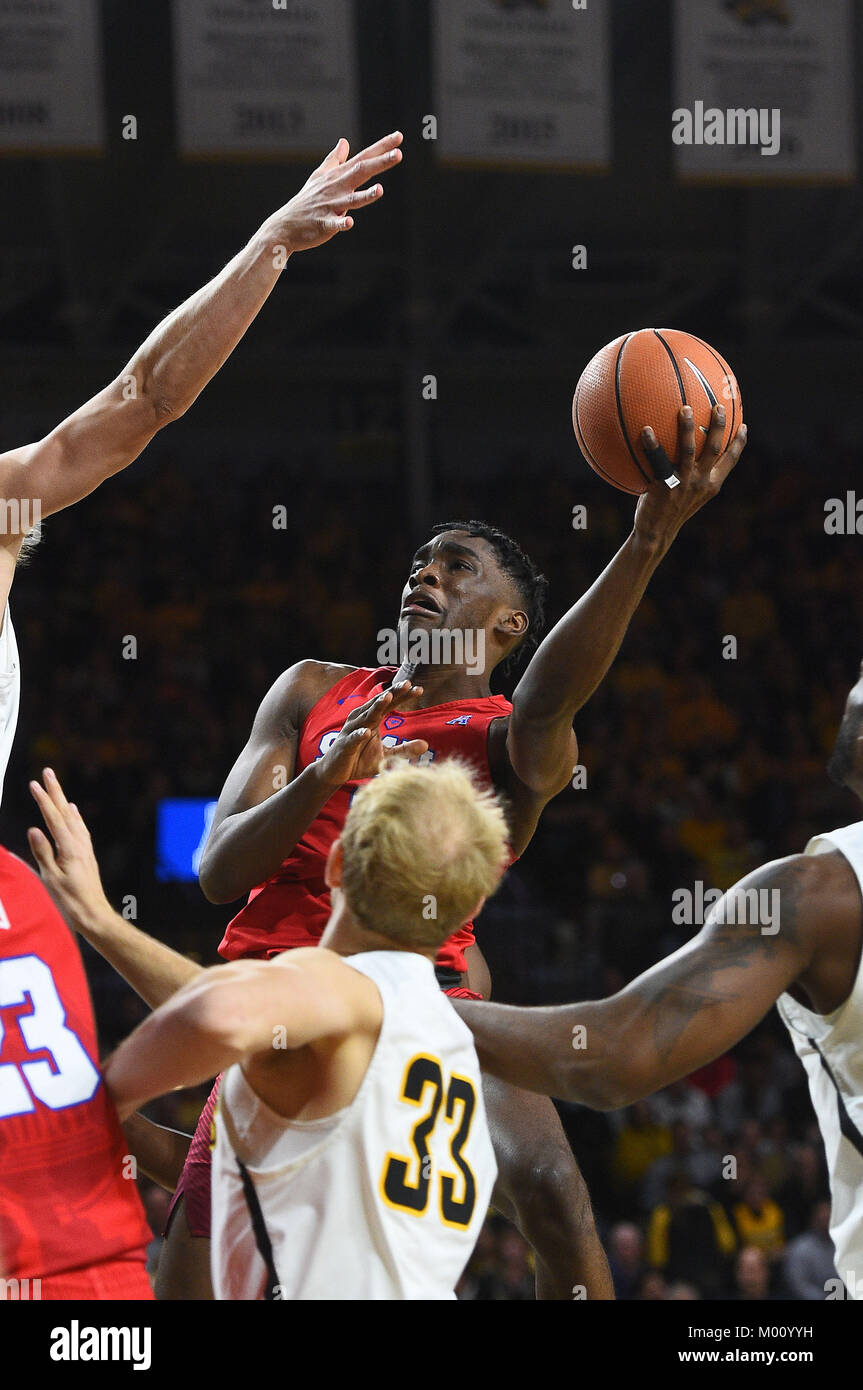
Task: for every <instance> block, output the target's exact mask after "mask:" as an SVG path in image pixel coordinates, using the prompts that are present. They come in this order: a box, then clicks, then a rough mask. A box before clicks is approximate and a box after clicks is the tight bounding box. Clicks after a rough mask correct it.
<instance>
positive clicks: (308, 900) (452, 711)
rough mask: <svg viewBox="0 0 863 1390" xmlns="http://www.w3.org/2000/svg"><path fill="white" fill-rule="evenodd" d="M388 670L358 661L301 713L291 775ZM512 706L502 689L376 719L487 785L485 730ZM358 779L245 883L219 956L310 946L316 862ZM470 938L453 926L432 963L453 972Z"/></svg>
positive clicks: (320, 886) (318, 907) (325, 910)
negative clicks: (253, 884)
mask: <svg viewBox="0 0 863 1390" xmlns="http://www.w3.org/2000/svg"><path fill="white" fill-rule="evenodd" d="M394 675H395V669H394V668H393V667H391V666H380V667H377V668H376V669H375V670H369V669H367V668H363V667H361V668H360V669H358V670H356V671H351V672H349V673H348V675H346V676H343V677H342V679H341V680H340V681H337V682H336V684H335V685H334V686H333V687H332V689H331V690H328V691H327V693H326V695H324V696H322V698H321V699H320V700H318V702H317V704H316V705H314V706H313V708H312V709H311V710H310V711H309V714H308V717H307V718H306V720H305V722H304V723H303V727H302V730H301V733H300V739H299V744H298V747H297V766H296V771H297V773H298V774H299V773H300V772H302V771H303V770H304V769H305V768H307V767H308V766H309V764H310V763H313V762H314V761H315V760H316V759H317V758H322V757H323V755H324V754H325V753H326V752H327V750H328V749H329V748H330V746H331V745H332V743H333V741H334V739H335V738H336V737H337V735H338V733H339V731H340V730H341V728H342V725H343V724H344V722H345V720H346V719H347V718H348V717H349V716H350V714H351V713H352V711H353V710H355V709H356V708H357V706H358V705H361V704H363V703H364V702H365V701H366V700H370V699H371V698H372V696H373V695H378V694H379V693H380V691H382V690H384V689H385V688H386V687H387V686H388V685H389V683H390V681H391V680H392V678H393V676H394ZM511 710H512V705H511V704H510V702H509V700H505V699H504V698H503V696H502V695H487V696H482V697H481V698H479V699H477V700H450V701H449V702H448V703H446V704H443V705H430V706H429V708H428V709H418V710H404V711H401V712H396V713H394V714H391V715H389V716H388V718H386V719H385V720H384V721H383V725H382V740H381V741H382V742H383V743H384V745H385V746H388V747H394V746H395V745H396V744H399V743H404V742H406V741H407V740H409V739H414V738H421V739H424V740H425V741H426V743H427V744H428V752H427V753H424V754H423V759H424V760H425V761H427V762H432V761H433V760H434V759H436V758H451V757H454V756H456V755H458V756H459V757H461V758H464V760H465V761H466V762H469V763H470V764H471V765H472V766H473V767H474V768H475V769H476V770H477V772H478V773H479V774H480V776H481V777H482V778H483V780H484V781H485V782H486V783H487V784H488V785H491V773H490V771H489V765H488V749H487V744H488V729H489V725H490V724H491V723H492V721H493V720H495V719H504V718H506V716H507V715H508V714H509V713H510V711H511ZM363 780H367V779H362V780H360V781H354V782H346V783H345V785H344V786H343V787H340V788H339V789H338V791H336V792H334V793H333V795H332V796H331V797H330V799H329V801H328V802H327V803H326V805H325V806H324V807H323V809H322V810H321V811H320V812H319V813H318V815H317V816H316V817H315V819H314V820H313V821H312V824H311V825H310V826H309V828H308V830H307V831H306V832H305V834H304V835H303V836H302V838H301V839H300V840H299V841H298V843H297V845H296V846H295V848H294V849H293V850H292V851H291V853H290V854H289V855H288V857H287V859H286V860H285V861H284V863H283V864H282V867H281V868H280V869H279V871H278V873H275V874H273V876H272V878H268V879H267V881H266V883H262V884H261V885H260V886H259V887H257V888H253V889H252V891H251V893H250V894H249V900H248V902H247V903H246V906H245V907H243V908H241V909H240V911H239V912H238V913H237V915H236V917H234V918H233V920H232V921H230V922H229V923H228V926H227V929H226V931H225V935H224V938H223V940H222V944H221V945H220V947H219V954H220V955H222V956H224V957H225V958H226V959H227V960H237V959H239V958H241V957H246V956H256V957H259V958H264V959H269V957H271V956H276V955H278V954H279V953H280V952H281V951H287V950H290V949H291V948H292V947H294V946H315V945H316V944H317V943H318V941H319V940H320V938H321V936H322V934H323V930H324V927H325V926H326V924H327V921H328V919H329V915H330V892H329V889H328V888H327V885H326V883H325V882H324V867H325V865H326V862H327V856H328V855H329V852H330V847H331V845H332V844H333V841H334V840H336V839H337V838H338V836H339V835H340V834H341V832H342V828H343V826H344V823H345V817H346V816H347V813H348V807H349V806H350V804H351V798H352V796H353V794H354V792H355V791H356V789H357V787H360V786H362V785H363ZM473 940H474V932H473V923H472V922H468V923H466V925H465V926H463V927H460V928H459V930H458V931H457V932H455V933H454V934H453V935H452V936H451V937H450V938H449V940H448V941H445V942H444V944H443V946H442V947H441V949H440V951H439V952H438V957H437V961H438V965H442V966H445V967H447V969H450V970H456V971H458V972H459V973H461V972H462V971H463V970H465V969H466V964H465V958H464V952H465V947H467V946H470V945H471V944H472V943H473Z"/></svg>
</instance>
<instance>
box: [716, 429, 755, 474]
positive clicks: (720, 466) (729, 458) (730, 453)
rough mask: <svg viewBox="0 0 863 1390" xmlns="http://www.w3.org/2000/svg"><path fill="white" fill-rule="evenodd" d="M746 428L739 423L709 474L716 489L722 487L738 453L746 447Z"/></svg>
mask: <svg viewBox="0 0 863 1390" xmlns="http://www.w3.org/2000/svg"><path fill="white" fill-rule="evenodd" d="M746 435H747V430H746V426H745V425H741V426H740V429H739V430H738V431H737V433H736V434H735V436H734V438H733V439H732V441H731V443H730V444H729V446H728V448H727V449H726V450H725V453H724V454H723V455H722V457H721V458H720V459H719V461H718V462H717V463H716V465H715V466H714V468H713V470H712V471H711V474H710V481H711V482H712V483H715V484H716V487H717V489H718V488H721V487H722V484H723V483H724V482H725V479H726V478H727V477H728V474H729V473H730V472H731V470H732V468H733V467H734V465H735V464H736V462H737V460H738V459H739V458H740V455H741V454H742V453H743V450H744V449H745V447H746Z"/></svg>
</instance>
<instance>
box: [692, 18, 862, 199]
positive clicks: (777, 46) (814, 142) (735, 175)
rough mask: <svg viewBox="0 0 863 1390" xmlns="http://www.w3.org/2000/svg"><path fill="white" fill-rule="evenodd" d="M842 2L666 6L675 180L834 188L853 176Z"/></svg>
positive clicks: (848, 39) (848, 26) (850, 83)
mask: <svg viewBox="0 0 863 1390" xmlns="http://www.w3.org/2000/svg"><path fill="white" fill-rule="evenodd" d="M852 20H853V16H852V12H851V4H850V0H817V4H813V3H812V0H737V3H735V0H707V3H704V4H700V5H693V4H692V3H691V0H675V6H674V66H675V84H674V89H675V109H674V111H673V112H672V118H671V139H672V141H673V143H674V146H675V163H676V167H677V171H678V173H679V174H680V175H681V176H682V177H683V178H687V179H698V180H712V179H716V180H721V181H725V182H746V183H750V182H765V183H767V182H771V181H774V180H780V181H781V180H788V181H799V182H801V183H809V182H812V183H816V182H844V181H846V180H849V179H853V177H854V175H855V170H856V163H855V150H854V124H855V115H854V58H853V52H854V35H853V27H852Z"/></svg>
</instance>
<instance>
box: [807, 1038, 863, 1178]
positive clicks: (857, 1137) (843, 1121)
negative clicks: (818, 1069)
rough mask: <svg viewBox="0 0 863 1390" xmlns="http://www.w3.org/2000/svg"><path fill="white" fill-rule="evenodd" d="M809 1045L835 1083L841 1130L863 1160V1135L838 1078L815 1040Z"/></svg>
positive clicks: (810, 1041) (810, 1040)
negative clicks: (846, 1103) (848, 1107)
mask: <svg viewBox="0 0 863 1390" xmlns="http://www.w3.org/2000/svg"><path fill="white" fill-rule="evenodd" d="M809 1043H810V1046H811V1047H814V1049H815V1051H816V1052H817V1053H818V1056H819V1057H820V1058H821V1065H822V1067H823V1068H824V1070H825V1071H826V1073H827V1075H828V1076H829V1077H830V1080H831V1081H832V1082H833V1086H834V1088H835V1090H836V1108H837V1110H838V1112H839V1129H840V1131H841V1133H842V1135H843V1137H844V1138H845V1139H847V1140H848V1143H849V1144H852V1145H853V1146H854V1148H855V1149H856V1150H857V1152H858V1154H859V1155H860V1157H861V1158H863V1134H861V1133H860V1131H859V1129H858V1128H857V1126H856V1125H855V1123H854V1121H853V1120H852V1118H851V1116H850V1115H849V1114H848V1110H847V1107H846V1105H845V1101H844V1100H843V1099H842V1092H841V1091H840V1090H839V1086H838V1083H837V1081H836V1077H835V1076H834V1075H833V1072H832V1071H831V1070H830V1064H829V1062H828V1061H827V1058H826V1057H825V1056H824V1053H823V1052H822V1051H821V1048H820V1047H819V1046H818V1044H817V1042H816V1041H815V1039H814V1038H810V1039H809Z"/></svg>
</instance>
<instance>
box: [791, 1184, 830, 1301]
mask: <svg viewBox="0 0 863 1390" xmlns="http://www.w3.org/2000/svg"><path fill="white" fill-rule="evenodd" d="M782 1277H783V1279H784V1280H785V1285H786V1288H787V1289H788V1292H789V1293H790V1295H791V1297H792V1298H800V1299H807V1300H809V1301H810V1302H815V1301H817V1300H820V1299H823V1298H824V1297H825V1296H826V1292H827V1282H828V1280H830V1279H835V1278H836V1264H835V1259H834V1251H833V1242H832V1240H831V1239H830V1203H829V1202H816V1204H815V1206H814V1207H813V1209H812V1220H811V1221H810V1223H809V1230H808V1231H804V1233H803V1235H800V1236H795V1237H794V1239H793V1240H792V1241H791V1242H790V1244H789V1245H788V1248H787V1249H786V1251H785V1258H784V1260H783V1262H782Z"/></svg>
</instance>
